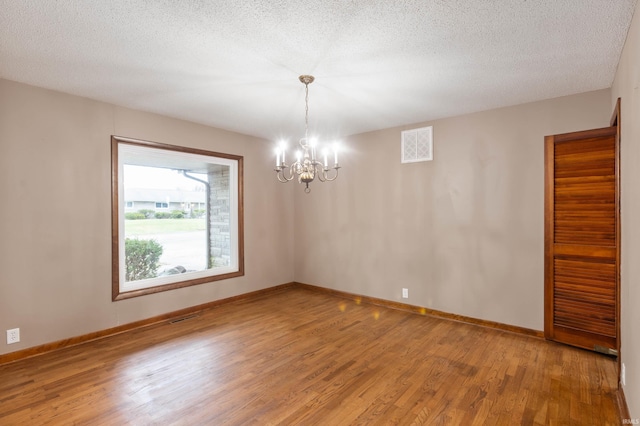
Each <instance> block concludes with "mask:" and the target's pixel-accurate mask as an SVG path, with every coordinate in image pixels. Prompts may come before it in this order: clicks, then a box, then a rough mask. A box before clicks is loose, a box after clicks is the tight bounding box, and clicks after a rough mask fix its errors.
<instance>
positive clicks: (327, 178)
mask: <svg viewBox="0 0 640 426" xmlns="http://www.w3.org/2000/svg"><path fill="white" fill-rule="evenodd" d="M338 169H340V167H334V168H333V170H335V171H336V174H335V175H334V176H333V177H329V170H322V174H323V177H324V180H323V181H322V182H325V181H327V182H331V181H334V180H336V178H337V177H338Z"/></svg>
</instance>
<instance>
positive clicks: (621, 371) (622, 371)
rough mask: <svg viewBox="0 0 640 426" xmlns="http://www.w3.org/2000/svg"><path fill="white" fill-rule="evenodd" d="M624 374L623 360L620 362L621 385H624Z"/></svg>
mask: <svg viewBox="0 0 640 426" xmlns="http://www.w3.org/2000/svg"><path fill="white" fill-rule="evenodd" d="M624 375H625V368H624V362H623V363H622V368H621V369H620V383H622V386H625V385H626V384H627V383H626V382H627V381H626V380H625V378H624Z"/></svg>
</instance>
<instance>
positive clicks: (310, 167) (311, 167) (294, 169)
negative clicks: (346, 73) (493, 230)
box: [274, 75, 340, 193]
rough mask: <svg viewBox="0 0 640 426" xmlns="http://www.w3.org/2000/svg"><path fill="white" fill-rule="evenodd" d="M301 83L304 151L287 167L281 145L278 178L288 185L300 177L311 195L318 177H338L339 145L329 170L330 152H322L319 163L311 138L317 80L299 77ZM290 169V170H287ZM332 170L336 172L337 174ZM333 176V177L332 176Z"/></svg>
mask: <svg viewBox="0 0 640 426" xmlns="http://www.w3.org/2000/svg"><path fill="white" fill-rule="evenodd" d="M299 79H300V82H301V83H303V84H304V90H305V97H304V105H305V111H304V137H303V138H302V139H300V146H301V147H302V151H300V150H298V151H296V161H295V162H294V163H293V164H291V166H288V165H287V162H286V160H285V151H286V146H285V144H284V143H281V144H280V146H279V147H278V148H277V149H276V168H275V169H274V170H275V171H276V176H277V177H278V180H279V181H280V182H282V183H287V182H289V181H290V180H293V178H294V177H296V176H298V182H299V183H304V184H305V185H306V186H305V188H304V192H306V193H309V191H311V189H310V188H309V184H310V183H311V182H313V180H314V179H315V178H316V177H318V180H319V181H320V182H326V181H332V180H335V179H336V178H337V177H338V169H340V166H339V165H338V145H337V144H334V146H333V160H334V165H333V167H331V168H329V161H328V160H329V158H328V155H329V151H328V149H327V148H324V149H323V150H322V155H323V157H324V158H323V160H324V162H320V161H318V159H317V157H316V148H317V146H316V145H317V141H316V140H315V139H310V138H309V84H311V83H313V80H315V78H314V77H313V76H312V75H301V76H300V77H299ZM287 169H288V170H287ZM330 170H335V173H333V172H331V171H330ZM331 175H333V176H331Z"/></svg>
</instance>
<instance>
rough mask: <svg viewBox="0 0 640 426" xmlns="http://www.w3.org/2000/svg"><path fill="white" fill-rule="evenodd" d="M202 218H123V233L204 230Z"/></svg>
mask: <svg viewBox="0 0 640 426" xmlns="http://www.w3.org/2000/svg"><path fill="white" fill-rule="evenodd" d="M205 229H206V223H205V220H204V219H139V220H125V221H124V230H125V235H127V236H134V235H155V234H170V233H172V232H188V231H204V230H205Z"/></svg>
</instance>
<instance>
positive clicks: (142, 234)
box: [111, 136, 244, 300]
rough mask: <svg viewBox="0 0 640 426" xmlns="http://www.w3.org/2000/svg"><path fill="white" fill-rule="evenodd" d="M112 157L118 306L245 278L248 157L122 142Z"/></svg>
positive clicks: (114, 279)
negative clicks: (149, 296)
mask: <svg viewBox="0 0 640 426" xmlns="http://www.w3.org/2000/svg"><path fill="white" fill-rule="evenodd" d="M111 155H112V159H111V170H112V172H111V173H112V258H113V268H112V275H113V276H112V298H113V300H120V299H127V298H130V297H136V296H142V295H144V294H150V293H156V292H159V291H165V290H173V289H176V288H181V287H186V286H191V285H196V284H203V283H206V282H211V281H216V280H222V279H226V278H232V277H237V276H241V275H244V254H243V253H244V247H243V235H244V231H243V221H242V212H243V208H242V206H243V201H242V193H243V189H242V164H243V157H241V156H237V155H230V154H221V153H215V152H210V151H204V150H201V149H191V148H185V147H180V146H173V145H165V144H160V143H155V142H146V141H140V140H134V139H127V138H121V137H118V136H112V137H111ZM125 199H126V200H134V201H131V202H129V201H127V202H125V201H124V200H125ZM156 200H166V201H156ZM134 202H135V206H136V208H137V209H138V210H136V211H134V212H131V210H132V209H131V208H130V207H133V205H134ZM129 203H131V204H129ZM125 209H126V210H127V214H125Z"/></svg>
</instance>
